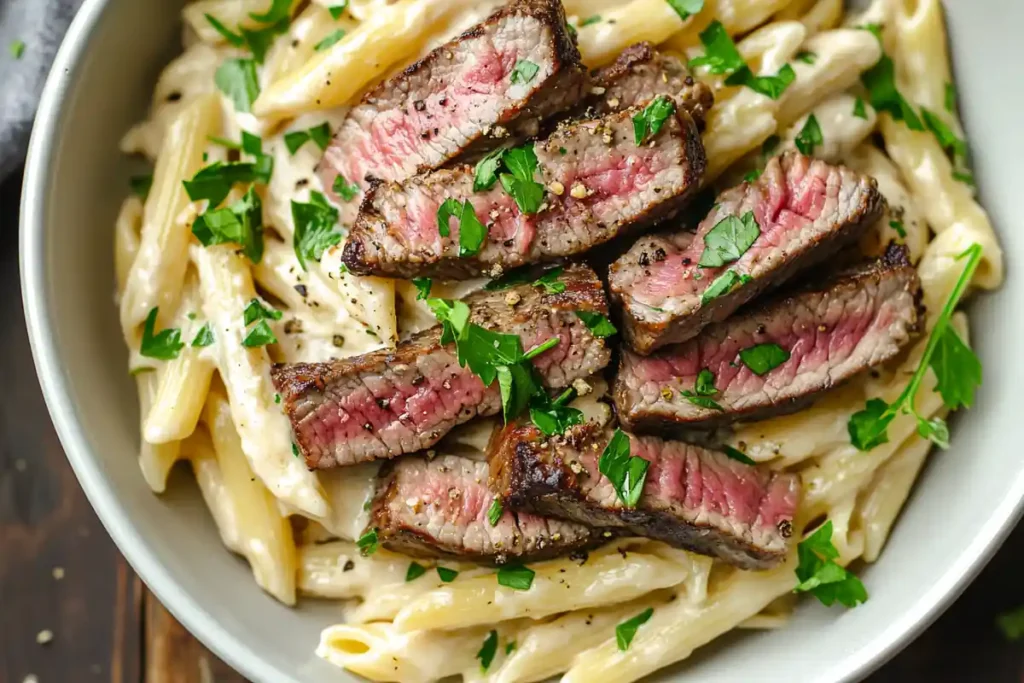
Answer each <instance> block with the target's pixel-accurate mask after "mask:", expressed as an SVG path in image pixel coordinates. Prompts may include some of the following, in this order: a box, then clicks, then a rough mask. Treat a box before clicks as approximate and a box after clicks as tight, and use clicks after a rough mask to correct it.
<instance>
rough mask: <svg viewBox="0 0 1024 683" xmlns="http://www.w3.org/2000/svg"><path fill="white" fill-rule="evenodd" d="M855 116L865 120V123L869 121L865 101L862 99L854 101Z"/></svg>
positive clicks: (858, 98)
mask: <svg viewBox="0 0 1024 683" xmlns="http://www.w3.org/2000/svg"><path fill="white" fill-rule="evenodd" d="M853 115H854V116H856V117H857V118H858V119H864V120H865V121H867V118H868V112H867V110H866V109H865V108H864V100H862V99H861V98H860V97H857V99H855V100H854V101H853Z"/></svg>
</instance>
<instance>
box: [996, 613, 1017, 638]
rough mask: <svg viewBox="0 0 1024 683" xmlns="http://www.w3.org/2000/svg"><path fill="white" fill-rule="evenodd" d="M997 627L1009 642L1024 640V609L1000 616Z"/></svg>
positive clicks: (997, 618)
mask: <svg viewBox="0 0 1024 683" xmlns="http://www.w3.org/2000/svg"><path fill="white" fill-rule="evenodd" d="M996 625H998V626H999V630H1000V631H1002V632H1003V636H1004V637H1005V638H1006V639H1007V640H1009V641H1015V640H1020V639H1021V638H1024V607H1018V608H1017V609H1015V610H1011V611H1009V612H1004V613H1002V614H1000V615H999V616H998V617H996Z"/></svg>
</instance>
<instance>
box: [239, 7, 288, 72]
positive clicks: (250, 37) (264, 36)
mask: <svg viewBox="0 0 1024 683" xmlns="http://www.w3.org/2000/svg"><path fill="white" fill-rule="evenodd" d="M239 30H240V31H241V32H242V38H243V40H244V41H245V44H246V45H247V46H248V47H249V50H251V51H252V57H253V59H254V60H256V63H257V64H262V63H263V61H264V60H265V59H266V57H267V51H268V50H269V49H270V46H271V45H273V44H274V39H275V38H277V36H279V35H281V34H282V33H286V32H287V31H288V18H287V17H285V18H284V19H282V20H280V21H278V22H277V23H275V24H273V25H272V26H268V27H267V28H263V29H257V30H255V31H254V30H251V29H247V28H242V29H239Z"/></svg>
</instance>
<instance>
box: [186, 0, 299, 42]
mask: <svg viewBox="0 0 1024 683" xmlns="http://www.w3.org/2000/svg"><path fill="white" fill-rule="evenodd" d="M276 4H277V3H276V2H273V0H195V2H192V3H189V4H187V5H185V7H184V8H183V9H182V10H181V16H182V18H183V19H184V20H185V23H186V24H188V26H189V27H190V28H191V29H192V30H193V31H195V32H196V35H197V36H199V39H200V40H201V41H203V42H204V43H212V44H221V43H224V42H226V41H225V38H224V36H222V35H221V34H220V32H219V31H218V30H217V29H216V28H214V26H213V24H212V23H211V22H210V21H209V20H208V19H207V18H206V17H207V15H209V16H212V17H213V18H214V19H216V20H217V21H219V22H220V23H221V24H223V25H224V26H225V28H227V29H228V30H230V31H235V32H238V30H239V29H243V28H244V29H265V28H267V26H268V24H266V23H265V22H261V21H258V20H257V19H256V18H255V17H253V16H252V15H253V14H257V15H262V14H263V13H265V12H267V11H268V10H269V9H270V7H271V6H273V5H276ZM300 5H302V1H301V0H291V9H290V10H289V15H292V14H295V12H296V10H298V8H299V6H300Z"/></svg>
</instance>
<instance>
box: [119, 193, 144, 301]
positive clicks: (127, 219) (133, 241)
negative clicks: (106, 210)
mask: <svg viewBox="0 0 1024 683" xmlns="http://www.w3.org/2000/svg"><path fill="white" fill-rule="evenodd" d="M142 212H143V204H142V200H141V199H139V198H138V197H136V196H134V195H132V196H131V197H128V198H127V199H125V200H124V203H123V204H121V211H120V212H118V214H117V222H116V223H115V224H114V271H115V274H116V276H117V295H118V297H120V296H121V294H122V292H124V288H125V285H127V283H128V273H129V271H130V270H131V268H132V263H133V262H134V261H135V256H136V254H138V253H139V234H140V232H141V231H142Z"/></svg>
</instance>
